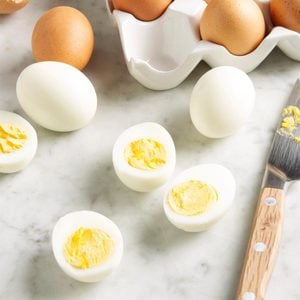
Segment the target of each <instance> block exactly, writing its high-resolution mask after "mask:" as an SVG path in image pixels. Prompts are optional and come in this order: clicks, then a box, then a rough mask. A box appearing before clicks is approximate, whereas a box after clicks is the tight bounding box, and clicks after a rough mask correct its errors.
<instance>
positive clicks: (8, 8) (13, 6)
mask: <svg viewBox="0 0 300 300" xmlns="http://www.w3.org/2000/svg"><path fill="white" fill-rule="evenodd" d="M28 1H29V0H0V14H11V13H13V12H15V11H17V10H19V9H21V8H22V7H24V6H25V5H26V4H27V3H28Z"/></svg>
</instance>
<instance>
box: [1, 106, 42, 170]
mask: <svg viewBox="0 0 300 300" xmlns="http://www.w3.org/2000/svg"><path fill="white" fill-rule="evenodd" d="M37 144H38V140H37V134H36V131H35V129H34V128H33V127H32V125H31V124H30V123H29V122H27V121H26V120H25V119H24V118H22V117H21V116H19V115H17V114H15V113H12V112H9V111H3V110H0V173H14V172H18V171H21V170H22V169H24V168H25V167H26V166H27V165H28V164H29V163H30V162H31V160H32V159H33V157H34V156H35V153H36V149H37Z"/></svg>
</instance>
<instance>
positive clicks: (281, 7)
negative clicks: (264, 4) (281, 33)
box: [270, 0, 300, 32]
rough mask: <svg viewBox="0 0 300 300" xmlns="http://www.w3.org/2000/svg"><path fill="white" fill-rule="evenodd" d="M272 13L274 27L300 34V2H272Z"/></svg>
mask: <svg viewBox="0 0 300 300" xmlns="http://www.w3.org/2000/svg"><path fill="white" fill-rule="evenodd" d="M270 12H271V18H272V22H273V24H274V25H276V26H283V27H286V28H289V29H291V30H295V31H297V32H300V1H299V0H288V1H287V0H271V1H270Z"/></svg>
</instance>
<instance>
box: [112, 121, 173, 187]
mask: <svg viewBox="0 0 300 300" xmlns="http://www.w3.org/2000/svg"><path fill="white" fill-rule="evenodd" d="M142 138H150V139H153V140H156V141H158V142H159V143H161V144H162V145H164V147H165V150H166V152H167V162H166V164H165V165H164V166H162V167H161V168H159V169H156V170H150V171H148V170H146V171H145V170H139V169H136V168H134V167H132V166H130V165H129V164H128V162H127V161H126V160H125V158H124V150H125V148H126V146H127V145H128V144H130V143H131V142H133V141H135V140H139V139H142ZM112 160H113V165H114V169H115V172H116V174H117V176H118V177H119V179H120V180H121V181H122V182H123V184H125V185H126V186H127V187H129V188H130V189H132V190H134V191H137V192H150V191H152V190H154V189H156V188H158V187H160V186H161V185H163V184H164V183H165V182H166V181H167V180H168V179H169V178H170V177H171V175H172V173H173V172H174V169H175V164H176V150H175V145H174V142H173V140H172V137H171V136H170V134H169V133H168V131H167V130H166V129H165V128H163V127H162V126H161V125H159V124H157V123H153V122H145V123H141V124H137V125H134V126H132V127H130V128H128V129H127V130H125V131H124V132H123V133H122V134H121V135H120V136H119V137H118V139H117V141H116V142H115V145H114V148H113V154H112Z"/></svg>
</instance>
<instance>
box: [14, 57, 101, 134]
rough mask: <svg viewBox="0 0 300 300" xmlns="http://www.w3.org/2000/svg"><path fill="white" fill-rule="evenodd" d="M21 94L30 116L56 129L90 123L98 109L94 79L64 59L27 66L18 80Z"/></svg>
mask: <svg viewBox="0 0 300 300" xmlns="http://www.w3.org/2000/svg"><path fill="white" fill-rule="evenodd" d="M17 96H18V99H19V102H20V105H21V106H22V108H23V109H24V111H25V112H26V113H27V114H28V116H29V117H30V118H32V119H33V120H34V121H35V122H36V123H38V124H39V125H41V126H43V127H45V128H47V129H50V130H54V131H62V132H63V131H73V130H77V129H80V128H82V127H84V126H86V125H87V124H88V123H89V122H90V121H91V119H92V118H93V117H94V115H95V113H96V109H97V95H96V91H95V89H94V87H93V85H92V83H91V82H90V80H89V79H88V78H87V77H86V76H85V75H84V74H83V73H82V72H80V71H79V70H77V69H76V68H74V67H72V66H70V65H67V64H65V63H61V62H54V61H47V62H40V63H35V64H32V65H30V66H28V67H27V68H25V69H24V70H23V72H22V73H21V74H20V76H19V78H18V81H17Z"/></svg>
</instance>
